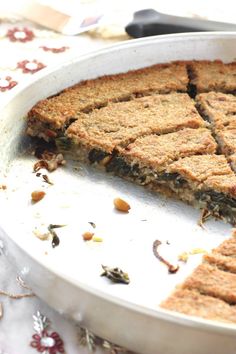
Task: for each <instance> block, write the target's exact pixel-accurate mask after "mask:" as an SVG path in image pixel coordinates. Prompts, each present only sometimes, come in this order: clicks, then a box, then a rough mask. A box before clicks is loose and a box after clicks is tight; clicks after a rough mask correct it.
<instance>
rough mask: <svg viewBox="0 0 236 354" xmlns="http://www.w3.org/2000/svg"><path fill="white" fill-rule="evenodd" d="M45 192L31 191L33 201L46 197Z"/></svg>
mask: <svg viewBox="0 0 236 354" xmlns="http://www.w3.org/2000/svg"><path fill="white" fill-rule="evenodd" d="M45 194H46V193H45V192H44V191H34V192H32V193H31V199H32V201H33V202H35V203H37V202H39V201H40V200H41V199H43V198H44V196H45Z"/></svg>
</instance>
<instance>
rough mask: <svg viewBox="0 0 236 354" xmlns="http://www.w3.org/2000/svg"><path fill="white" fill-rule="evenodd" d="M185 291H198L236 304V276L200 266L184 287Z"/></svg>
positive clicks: (203, 265) (210, 266)
mask: <svg viewBox="0 0 236 354" xmlns="http://www.w3.org/2000/svg"><path fill="white" fill-rule="evenodd" d="M182 288H183V289H190V290H197V291H198V292H199V293H201V294H204V295H209V296H213V297H216V298H219V299H221V300H224V301H226V302H228V303H229V304H236V274H232V273H228V272H224V271H222V270H219V269H218V268H216V267H214V266H212V265H210V264H206V263H204V264H201V265H199V266H198V267H197V268H196V269H195V270H194V272H193V273H192V275H190V276H189V277H188V278H187V279H186V280H185V282H184V283H183V285H182Z"/></svg>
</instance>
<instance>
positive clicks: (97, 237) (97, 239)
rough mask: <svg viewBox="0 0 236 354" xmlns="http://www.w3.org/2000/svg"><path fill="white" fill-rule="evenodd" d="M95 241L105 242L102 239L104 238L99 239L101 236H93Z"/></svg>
mask: <svg viewBox="0 0 236 354" xmlns="http://www.w3.org/2000/svg"><path fill="white" fill-rule="evenodd" d="M93 241H94V242H102V241H103V238H102V237H99V236H93Z"/></svg>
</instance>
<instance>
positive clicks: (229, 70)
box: [189, 60, 236, 92]
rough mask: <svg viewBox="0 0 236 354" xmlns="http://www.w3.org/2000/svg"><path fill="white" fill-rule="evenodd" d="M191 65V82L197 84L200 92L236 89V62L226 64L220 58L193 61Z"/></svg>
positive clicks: (231, 90) (232, 90)
mask: <svg viewBox="0 0 236 354" xmlns="http://www.w3.org/2000/svg"><path fill="white" fill-rule="evenodd" d="M189 67H190V70H191V76H192V79H191V84H192V85H195V86H196V88H197V91H198V92H208V91H221V92H234V91H235V90H236V80H235V75H236V62H233V63H229V64H224V63H223V62H222V61H220V60H215V61H207V60H206V61H195V62H194V61H193V62H191V63H190V64H189Z"/></svg>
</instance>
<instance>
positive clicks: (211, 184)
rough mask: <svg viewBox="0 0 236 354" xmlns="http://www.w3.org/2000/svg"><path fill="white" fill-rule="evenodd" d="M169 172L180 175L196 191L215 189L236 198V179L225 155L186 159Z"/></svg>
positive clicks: (168, 169) (179, 161)
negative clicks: (198, 189)
mask: <svg viewBox="0 0 236 354" xmlns="http://www.w3.org/2000/svg"><path fill="white" fill-rule="evenodd" d="M167 172H170V173H178V174H180V175H181V176H183V177H184V178H185V179H186V180H187V181H189V182H192V186H195V188H196V189H197V188H201V189H206V190H207V189H213V190H216V191H218V192H222V193H225V194H230V195H231V196H233V197H235V196H236V177H235V174H234V173H233V172H232V170H231V168H230V166H229V164H228V162H227V160H226V158H225V156H223V155H199V156H190V157H185V158H183V159H180V160H178V161H176V162H174V163H172V164H171V165H170V166H169V167H168V168H167Z"/></svg>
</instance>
